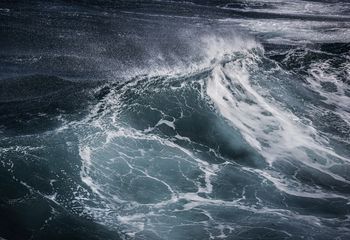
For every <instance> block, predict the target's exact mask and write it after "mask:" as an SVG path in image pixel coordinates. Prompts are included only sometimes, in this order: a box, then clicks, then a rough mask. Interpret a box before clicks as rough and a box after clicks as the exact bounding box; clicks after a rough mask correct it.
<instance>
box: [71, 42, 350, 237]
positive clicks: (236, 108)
mask: <svg viewBox="0 0 350 240" xmlns="http://www.w3.org/2000/svg"><path fill="white" fill-rule="evenodd" d="M218 49H222V48H218ZM214 52H215V51H214ZM262 67H263V69H262ZM254 76H255V77H254ZM275 76H278V80H279V81H286V82H288V81H292V80H293V75H291V73H289V72H286V71H285V70H284V69H283V68H281V66H280V65H279V64H278V63H276V62H275V61H273V60H271V59H268V58H266V57H265V56H264V51H263V49H262V48H261V47H260V48H251V49H240V50H238V51H237V50H236V51H232V53H231V54H227V53H225V54H223V55H221V56H220V58H216V59H215V60H213V61H211V64H210V65H209V66H208V67H206V68H204V69H201V70H198V71H195V72H192V73H189V74H185V75H176V74H175V75H164V76H153V77H145V76H141V77H139V78H135V79H132V80H130V81H126V82H123V83H120V84H116V83H113V84H107V85H106V86H104V87H103V88H101V90H98V91H97V94H98V95H100V93H99V91H102V92H103V94H102V95H103V97H102V99H101V101H100V102H99V104H97V105H96V106H95V107H94V108H93V109H92V111H91V113H90V115H89V116H87V118H86V119H85V120H84V121H83V122H82V123H79V124H77V125H76V126H75V127H76V128H78V129H80V128H83V129H81V130H75V131H76V132H79V135H78V138H79V142H80V143H79V146H80V147H79V149H80V150H79V151H80V157H81V158H82V161H83V164H82V168H81V177H82V181H83V182H84V183H85V184H86V185H87V186H89V187H90V188H91V190H92V192H93V193H94V194H95V195H96V198H97V199H99V200H96V201H93V202H92V204H86V203H85V202H86V200H85V199H86V198H87V196H79V198H80V199H83V202H84V204H83V205H84V206H85V211H86V213H88V214H90V215H92V216H93V217H94V219H96V220H97V221H100V222H101V223H103V224H105V225H107V226H110V227H112V228H113V227H117V228H118V229H121V231H122V232H125V234H126V235H128V236H132V237H140V236H148V237H152V238H154V237H159V238H167V236H168V234H169V232H170V233H171V234H175V235H174V236H173V235H172V236H173V237H174V238H175V237H184V236H185V235H186V234H189V232H188V231H189V229H187V228H184V227H183V226H187V225H188V224H190V226H192V227H194V228H195V229H197V230H196V231H197V232H196V236H197V237H204V238H206V236H209V235H211V236H215V237H219V236H224V235H225V236H226V237H227V236H230V233H232V234H233V233H234V232H236V231H237V229H241V230H242V229H243V228H244V227H243V225H244V224H248V223H246V222H245V223H244V224H243V225H241V226H240V225H237V224H236V223H233V222H232V224H230V222H231V221H230V220H229V219H232V216H231V215H229V216H227V217H220V215H218V214H219V213H220V212H221V211H225V212H226V211H228V210H229V211H232V212H235V211H243V212H246V213H245V214H249V215H252V216H253V218H257V219H259V218H261V216H262V215H263V216H265V218H266V217H267V216H269V218H271V219H279V220H278V221H282V222H283V225H284V226H287V225H288V222H289V221H295V220H296V219H298V221H301V222H302V223H303V224H306V225H309V226H310V227H316V226H317V225H321V226H322V227H323V228H324V229H327V230H325V231H331V230H330V228H329V227H328V226H329V225H328V224H329V223H328V222H327V221H328V220H327V219H328V218H329V217H331V218H332V216H339V214H341V213H340V212H339V210H338V209H342V208H346V204H348V198H349V196H348V192H349V179H348V176H347V175H346V174H344V173H343V172H341V171H339V170H338V169H339V168H341V167H345V168H347V167H348V165H349V158H348V157H347V156H346V155H342V153H338V152H337V151H336V149H334V148H333V147H332V146H331V145H330V144H329V142H328V139H327V137H325V136H324V135H323V134H322V132H319V131H318V129H317V128H316V127H315V126H313V124H312V122H311V121H310V120H309V119H307V118H305V117H304V118H302V117H300V116H298V112H297V111H293V110H292V109H288V108H287V107H288V106H287V105H286V103H285V102H283V101H279V100H278V99H275V98H274V95H273V94H272V92H273V91H271V92H270V90H269V89H267V88H264V87H263V84H266V82H265V83H264V82H261V81H268V80H269V78H271V79H273V78H275ZM272 81H273V80H272ZM270 84H272V82H271V83H270ZM280 84H281V85H282V86H283V85H284V82H280ZM287 86H288V85H287ZM276 87H277V89H275V90H274V91H280V94H285V95H283V96H280V97H281V98H284V99H288V100H289V101H290V100H291V99H293V98H294V96H293V94H288V91H286V92H285V89H283V87H281V88H278V85H277V86H276ZM284 87H285V86H284ZM289 87H290V86H289ZM288 90H291V89H288ZM294 90H295V89H294ZM313 90H315V89H313ZM294 100H295V101H304V100H300V99H294ZM304 104H305V105H307V104H308V103H304ZM306 109H307V107H306ZM87 126H89V127H87ZM335 166H338V167H335ZM271 193H273V198H271ZM79 198H78V199H79ZM310 199H318V200H317V202H318V203H317V204H316V206H315V209H317V211H316V210H315V212H313V210H310V209H308V208H304V207H303V206H304V205H307V202H308V201H310ZM334 201H336V202H337V203H338V204H339V206H338V207H336V208H334V209H332V207H331V205H332V204H333V203H334ZM281 202H283V204H281ZM287 206H295V207H292V208H290V207H287ZM310 211H311V212H312V213H313V214H314V216H316V217H315V218H314V217H311V216H310ZM220 214H222V213H220ZM189 215H191V216H197V217H198V219H197V220H196V219H195V220H191V221H189V219H187V216H189ZM341 215H342V216H343V217H346V216H347V213H346V212H344V213H343V214H341ZM292 219H293V220H292ZM315 219H316V220H315ZM272 221H275V220H272ZM253 222H254V221H253ZM249 224H252V222H250V223H249ZM315 224H316V225H315ZM339 224H340V223H339ZM340 225H341V224H340ZM251 227H252V226H251ZM270 228H272V229H273V230H272V231H273V232H274V233H275V234H280V236H284V235H285V234H286V235H288V236H289V235H290V236H294V235H298V234H299V233H298V232H290V230H287V228H285V227H279V228H275V227H271V226H270ZM175 229H176V231H175ZM220 229H221V230H220ZM234 229H235V230H234ZM219 230H220V231H219ZM299 230H300V229H299ZM343 233H344V234H348V232H346V231H345V230H344V232H343ZM207 234H209V235H207Z"/></svg>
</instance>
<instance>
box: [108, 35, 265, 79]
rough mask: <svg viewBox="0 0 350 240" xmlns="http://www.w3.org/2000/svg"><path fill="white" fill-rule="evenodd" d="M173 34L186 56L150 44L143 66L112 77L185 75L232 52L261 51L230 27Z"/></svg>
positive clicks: (203, 67) (210, 64) (260, 48)
mask: <svg viewBox="0 0 350 240" xmlns="http://www.w3.org/2000/svg"><path fill="white" fill-rule="evenodd" d="M193 36H196V37H197V40H194V39H193ZM177 37H178V38H179V41H181V47H180V48H184V49H186V52H187V54H186V56H182V55H177V54H175V53H169V52H164V50H160V49H159V48H157V47H154V48H152V49H149V50H147V51H149V56H150V58H149V59H148V61H147V62H146V63H145V64H144V66H141V67H135V68H128V69H127V70H126V71H124V72H119V71H118V72H115V78H117V79H120V77H122V78H126V79H130V78H132V77H136V76H140V75H145V76H148V77H154V76H177V75H178V76H179V75H188V74H191V73H194V72H197V71H200V70H203V69H205V68H210V67H211V66H212V64H213V63H215V62H219V61H222V60H225V59H226V58H227V57H230V56H232V54H233V53H235V52H243V51H249V50H252V49H259V50H261V51H264V49H263V47H262V45H261V44H260V43H259V42H257V41H256V40H255V39H254V38H252V37H251V36H248V35H242V34H238V32H235V31H234V30H232V31H231V32H225V33H222V32H218V31H215V30H204V32H203V33H202V32H198V30H193V29H191V30H179V32H178V33H177ZM177 47H179V46H177Z"/></svg>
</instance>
